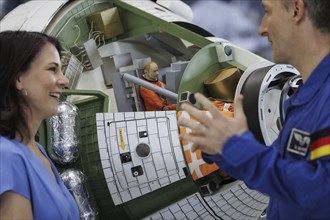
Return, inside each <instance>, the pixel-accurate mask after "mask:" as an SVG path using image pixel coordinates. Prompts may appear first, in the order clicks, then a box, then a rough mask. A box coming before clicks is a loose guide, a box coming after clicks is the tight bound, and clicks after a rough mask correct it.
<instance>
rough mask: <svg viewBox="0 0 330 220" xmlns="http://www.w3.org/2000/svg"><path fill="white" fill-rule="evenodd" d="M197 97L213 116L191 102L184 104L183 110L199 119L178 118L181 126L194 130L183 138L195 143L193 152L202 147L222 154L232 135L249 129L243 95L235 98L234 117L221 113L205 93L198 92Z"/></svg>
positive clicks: (211, 152) (206, 150)
mask: <svg viewBox="0 0 330 220" xmlns="http://www.w3.org/2000/svg"><path fill="white" fill-rule="evenodd" d="M195 98H196V101H197V102H199V103H200V104H202V105H203V107H204V109H206V110H207V111H209V112H210V114H211V115H212V117H210V116H207V115H206V114H205V113H203V112H202V111H200V110H198V109H197V108H195V107H193V106H192V105H190V104H187V103H183V104H182V106H181V108H182V110H184V111H186V112H188V114H189V115H190V116H191V117H193V118H195V119H196V120H197V122H193V121H190V120H188V119H186V118H183V117H180V118H179V120H178V124H179V125H180V126H183V127H188V128H190V129H192V130H194V132H192V133H189V134H187V133H186V134H182V135H181V136H180V138H181V139H182V140H186V141H188V142H191V143H192V144H193V145H192V148H191V149H192V151H193V152H194V151H196V150H197V149H200V150H202V151H203V152H205V153H207V154H217V153H220V154H221V153H222V149H223V145H224V144H225V142H226V141H227V140H228V139H229V138H230V137H231V136H233V135H241V134H242V133H244V132H245V131H247V130H248V125H247V120H246V117H245V114H244V111H243V106H242V100H243V96H239V97H238V98H237V99H236V100H235V111H234V113H235V116H234V118H230V117H227V116H226V115H224V114H223V113H221V112H220V111H219V110H218V109H217V108H216V107H215V106H214V104H213V103H212V102H211V101H209V100H208V99H207V98H206V97H205V96H204V95H202V94H200V93H196V94H195Z"/></svg>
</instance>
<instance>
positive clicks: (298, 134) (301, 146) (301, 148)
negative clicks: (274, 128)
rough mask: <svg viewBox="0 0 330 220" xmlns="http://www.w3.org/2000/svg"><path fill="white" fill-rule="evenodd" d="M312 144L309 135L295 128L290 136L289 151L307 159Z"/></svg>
mask: <svg viewBox="0 0 330 220" xmlns="http://www.w3.org/2000/svg"><path fill="white" fill-rule="evenodd" d="M310 143H311V138H310V134H309V133H307V132H305V131H302V130H299V129H296V128H294V129H292V131H291V134H290V138H289V141H288V146H287V151H289V152H291V153H294V154H298V155H301V156H304V157H306V155H307V152H308V148H309V146H310Z"/></svg>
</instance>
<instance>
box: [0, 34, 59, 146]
mask: <svg viewBox="0 0 330 220" xmlns="http://www.w3.org/2000/svg"><path fill="white" fill-rule="evenodd" d="M47 43H51V44H53V45H54V46H55V47H56V49H57V51H58V52H59V54H61V44H60V42H59V41H58V40H57V39H56V38H54V37H51V36H48V35H46V34H43V33H39V32H28V31H4V32H0V135H2V136H6V137H8V138H10V139H12V138H15V135H16V132H18V133H19V134H20V136H21V139H23V133H24V132H26V131H28V129H27V128H28V122H27V118H26V114H25V111H24V110H23V109H24V108H26V107H27V106H28V105H27V103H26V101H25V99H24V98H23V95H22V92H20V91H19V90H18V89H17V88H16V81H17V79H19V77H20V76H21V75H22V74H24V73H25V72H26V71H27V70H28V69H29V68H30V65H31V63H32V62H33V61H34V59H35V58H36V56H37V55H38V53H39V52H40V50H41V49H42V48H43V46H45V44H47Z"/></svg>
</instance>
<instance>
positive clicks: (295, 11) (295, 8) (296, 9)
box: [291, 0, 306, 23]
mask: <svg viewBox="0 0 330 220" xmlns="http://www.w3.org/2000/svg"><path fill="white" fill-rule="evenodd" d="M291 10H292V18H293V19H294V20H295V21H296V22H297V23H299V22H300V21H301V20H302V19H303V18H304V17H305V15H306V10H305V3H304V0H293V4H292V9H291Z"/></svg>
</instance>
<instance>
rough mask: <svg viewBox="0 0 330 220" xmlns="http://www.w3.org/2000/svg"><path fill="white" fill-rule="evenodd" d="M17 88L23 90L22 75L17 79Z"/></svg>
mask: <svg viewBox="0 0 330 220" xmlns="http://www.w3.org/2000/svg"><path fill="white" fill-rule="evenodd" d="M16 88H17V89H18V90H23V89H24V86H23V82H22V76H20V77H18V78H17V80H16Z"/></svg>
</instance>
